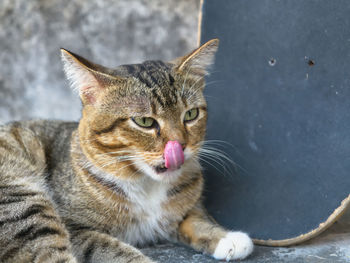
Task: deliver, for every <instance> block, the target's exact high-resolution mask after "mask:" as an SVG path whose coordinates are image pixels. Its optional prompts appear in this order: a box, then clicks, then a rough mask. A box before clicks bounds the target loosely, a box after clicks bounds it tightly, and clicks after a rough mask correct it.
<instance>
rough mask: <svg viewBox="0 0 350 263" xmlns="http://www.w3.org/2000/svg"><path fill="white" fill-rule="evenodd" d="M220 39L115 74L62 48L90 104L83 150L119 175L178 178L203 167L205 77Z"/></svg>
mask: <svg viewBox="0 0 350 263" xmlns="http://www.w3.org/2000/svg"><path fill="white" fill-rule="evenodd" d="M218 43H219V41H218V40H217V39H213V40H211V41H209V42H207V43H206V44H204V45H202V46H201V47H199V48H197V49H195V50H194V51H192V52H191V53H189V54H188V55H185V56H184V57H180V58H177V59H176V60H174V61H170V62H162V61H145V62H143V63H142V64H133V65H122V66H119V67H117V68H115V69H109V68H106V67H103V66H100V65H97V64H94V63H92V62H90V61H88V60H86V59H84V58H82V57H80V56H78V55H76V54H73V53H71V52H68V51H66V50H64V49H62V59H63V62H64V70H65V72H66V75H67V77H68V79H69V80H70V82H71V85H72V87H73V88H74V89H75V90H77V91H78V92H79V94H80V98H81V100H82V103H83V111H82V118H81V120H80V123H79V139H80V145H81V148H82V150H83V152H84V154H85V155H86V156H87V158H88V159H89V161H90V162H91V163H93V164H94V165H95V166H96V167H98V168H99V169H100V170H102V171H104V172H106V173H108V174H112V175H115V176H121V177H124V178H135V177H139V176H144V175H147V176H150V177H152V178H153V179H155V180H163V181H171V180H174V179H175V178H177V177H178V176H179V175H180V174H181V170H182V169H183V168H185V167H186V165H189V164H191V165H193V163H197V162H196V159H197V153H198V150H199V148H200V146H201V142H202V141H203V139H204V136H205V130H206V120H207V104H206V101H205V98H204V95H203V89H204V85H205V80H204V77H205V75H206V74H207V72H208V67H209V66H210V65H211V64H212V63H213V61H214V56H215V52H216V50H217V47H218Z"/></svg>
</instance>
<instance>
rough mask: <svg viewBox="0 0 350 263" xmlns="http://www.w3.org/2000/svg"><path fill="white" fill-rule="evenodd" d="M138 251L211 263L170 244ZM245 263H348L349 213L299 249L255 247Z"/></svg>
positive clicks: (184, 262) (173, 262)
mask: <svg viewBox="0 0 350 263" xmlns="http://www.w3.org/2000/svg"><path fill="white" fill-rule="evenodd" d="M142 251H143V252H144V253H145V254H147V255H148V256H150V257H152V258H153V259H154V260H157V262H160V263H214V262H217V261H216V260H214V259H212V258H211V257H209V256H207V255H203V254H201V253H197V252H196V251H194V250H192V249H190V248H188V247H184V246H181V245H174V244H162V245H157V246H154V247H149V248H144V249H142ZM242 262H246V263H282V262H283V263H345V262H350V210H348V211H347V212H346V214H345V215H344V216H343V217H342V218H341V219H340V220H339V221H338V222H337V223H335V224H334V225H333V226H332V227H330V228H329V229H328V230H326V231H325V232H324V233H323V234H321V235H320V236H318V237H316V238H314V239H312V240H310V241H308V242H305V243H304V244H301V245H299V246H292V247H287V248H274V247H262V246H256V247H255V250H254V252H253V254H252V255H251V256H250V257H249V258H247V259H246V260H244V261H242Z"/></svg>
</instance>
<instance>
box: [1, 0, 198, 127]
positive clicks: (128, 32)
mask: <svg viewBox="0 0 350 263" xmlns="http://www.w3.org/2000/svg"><path fill="white" fill-rule="evenodd" d="M198 11H199V0H179V1H171V0H167V1H164V0H149V1H146V0H144V1H134V0H132V1H131V0H118V1H107V0H94V1H86V0H73V1H72V0H64V1H61V0H51V1H26V0H2V1H0V25H1V27H0V64H1V67H0V123H4V122H7V121H11V120H20V119H31V118H46V119H48V118H50V119H64V120H77V119H79V116H80V107H81V106H80V102H79V99H78V96H77V94H73V92H72V91H71V90H70V89H69V88H68V83H67V81H66V80H65V77H64V75H63V71H62V65H61V62H60V57H59V54H60V53H59V48H60V47H64V48H67V49H69V50H72V51H74V52H76V53H78V54H81V55H82V56H84V57H87V58H89V59H91V60H93V61H95V62H97V63H99V64H103V65H105V66H109V67H114V66H117V65H120V64H125V63H137V62H140V61H143V60H146V59H164V60H168V59H173V58H175V57H177V56H180V55H181V54H183V52H184V50H186V51H189V50H191V49H193V48H195V46H196V42H197V17H198Z"/></svg>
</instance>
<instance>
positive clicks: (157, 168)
mask: <svg viewBox="0 0 350 263" xmlns="http://www.w3.org/2000/svg"><path fill="white" fill-rule="evenodd" d="M153 168H154V170H155V171H156V173H158V174H161V173H164V172H166V171H168V168H166V167H165V164H160V165H157V166H154V167H153Z"/></svg>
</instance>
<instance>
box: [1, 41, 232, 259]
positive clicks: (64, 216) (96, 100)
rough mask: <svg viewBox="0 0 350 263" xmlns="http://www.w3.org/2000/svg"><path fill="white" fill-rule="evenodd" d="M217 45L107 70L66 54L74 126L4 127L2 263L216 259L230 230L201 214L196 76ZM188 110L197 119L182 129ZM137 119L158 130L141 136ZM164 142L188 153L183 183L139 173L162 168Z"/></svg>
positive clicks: (201, 103)
mask: <svg viewBox="0 0 350 263" xmlns="http://www.w3.org/2000/svg"><path fill="white" fill-rule="evenodd" d="M217 45H218V41H217V40H212V41H210V42H208V43H207V44H205V45H204V46H202V47H201V48H199V49H197V50H195V51H194V52H192V53H191V54H189V55H187V56H185V57H183V58H179V59H177V60H175V61H173V62H169V63H164V62H161V61H146V62H144V63H143V64H137V65H124V66H120V67H118V68H116V69H114V70H111V69H107V68H104V67H102V66H99V65H96V64H93V63H91V62H89V61H87V60H85V59H84V58H82V57H80V56H78V55H75V54H73V53H69V52H68V51H65V50H63V51H62V56H63V60H64V62H65V69H66V72H67V75H68V77H70V78H71V79H72V82H73V83H72V85H73V86H74V87H75V88H77V89H78V90H79V93H80V96H81V99H82V102H83V110H82V118H81V120H80V122H79V124H77V123H67V122H59V121H27V122H20V123H19V122H16V123H10V124H8V125H5V126H2V127H0V262H57V263H58V262H135V263H137V262H142V263H146V262H153V261H151V260H150V259H149V258H147V257H146V256H144V255H143V254H142V253H141V252H139V251H138V250H137V249H135V248H134V247H132V245H143V244H145V243H148V242H155V241H157V240H159V239H168V240H175V241H176V240H180V241H182V242H184V243H186V244H189V245H190V246H192V247H193V248H195V249H197V250H199V251H203V252H205V253H208V254H213V253H214V250H215V248H216V246H217V244H218V242H219V240H220V239H221V238H222V237H224V236H225V234H226V231H225V230H224V229H222V228H221V227H220V226H218V225H216V224H215V223H213V222H212V221H211V220H210V219H209V217H208V216H207V215H206V213H205V212H204V209H203V208H202V206H201V202H200V200H201V192H202V189H203V178H202V174H201V171H200V168H199V163H198V160H197V159H198V158H197V157H196V156H197V155H196V154H197V153H198V151H199V148H200V146H201V142H202V141H203V139H204V136H205V126H206V118H207V113H206V102H205V99H204V96H203V94H202V90H203V87H204V75H205V73H206V68H207V67H208V66H209V65H210V64H211V62H212V60H213V57H214V53H215V51H216V49H217ZM77 76H78V77H77ZM195 107H198V108H199V109H200V114H199V116H198V118H197V119H196V120H194V121H192V122H191V123H188V125H184V123H183V121H182V120H183V116H184V113H185V112H186V111H187V110H190V109H192V108H195ZM137 116H150V117H153V118H154V119H156V120H157V121H158V122H159V125H160V127H159V129H144V128H140V127H137V125H136V124H134V123H133V122H132V120H131V119H130V117H137ZM169 140H177V141H179V142H180V143H181V144H182V145H183V146H184V147H185V151H186V150H187V151H189V152H191V154H192V155H191V157H190V158H187V159H186V161H185V163H184V165H183V166H182V168H181V174H176V175H174V174H170V173H169V174H166V175H160V176H159V178H156V180H154V178H153V179H152V178H150V177H149V176H148V175H145V171H144V170H143V169H140V166H138V165H136V163H137V162H139V161H140V160H142V162H144V163H147V164H148V165H149V166H157V165H160V164H161V163H162V162H163V157H162V156H163V149H164V146H165V144H166V143H167V141H169ZM130 154H131V155H133V157H132V158H131V157H128V156H129V155H130ZM135 156H137V160H135V158H136V157H135ZM128 158H129V159H128ZM133 158H134V159H133ZM156 176H158V175H156ZM133 187H135V189H134V188H133ZM162 189H163V190H164V191H163V192H161V190H162ZM158 192H159V193H158ZM157 193H158V194H157ZM138 195H140V196H139V197H137V198H139V200H136V201H135V200H134V199H133V196H138ZM148 199H149V203H150V205H149V206H148V203H146V202H145V203H142V202H144V201H148ZM140 202H141V203H140ZM143 205H145V207H143ZM148 209H149V210H148ZM155 215H157V216H155Z"/></svg>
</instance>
